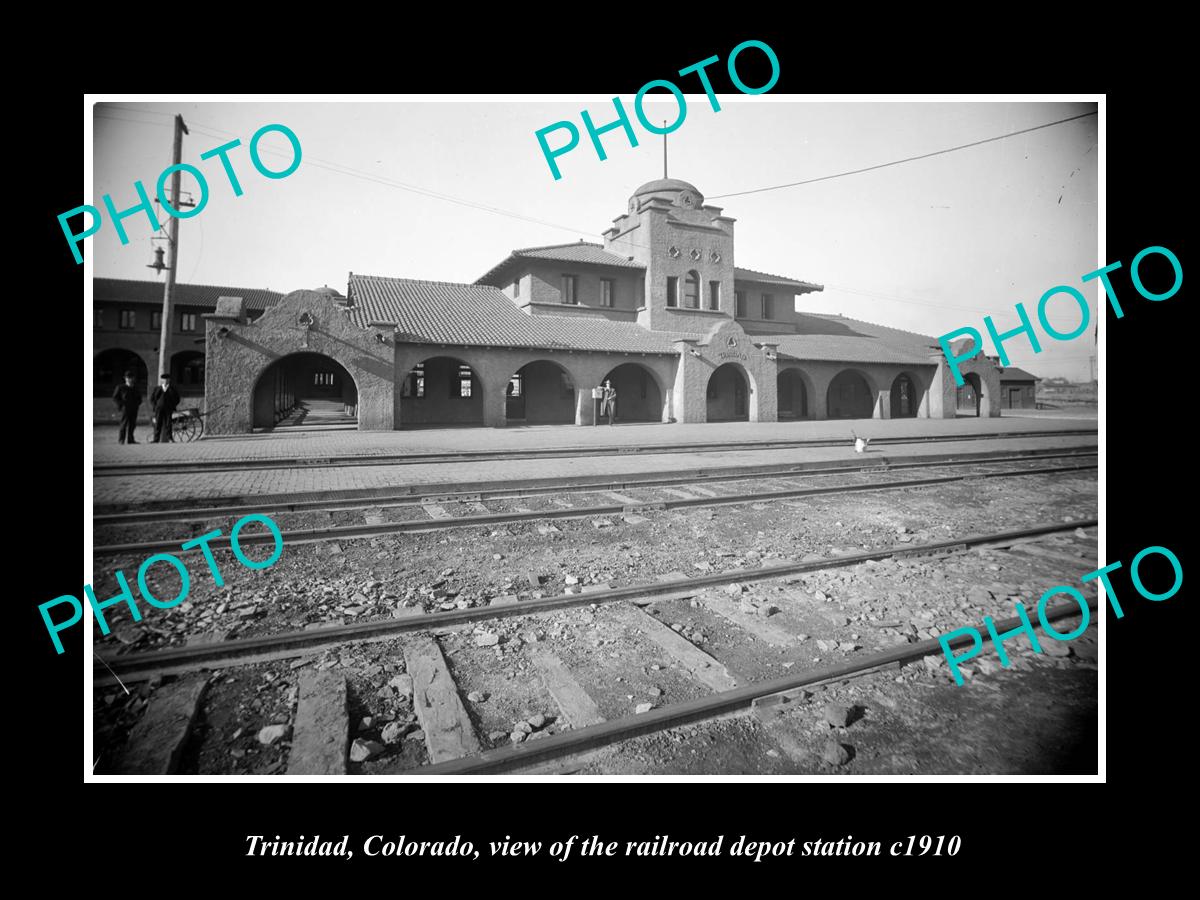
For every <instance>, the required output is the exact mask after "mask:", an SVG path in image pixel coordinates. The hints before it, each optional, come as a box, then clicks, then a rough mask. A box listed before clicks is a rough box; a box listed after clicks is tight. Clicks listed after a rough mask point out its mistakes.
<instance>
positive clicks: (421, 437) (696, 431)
mask: <svg viewBox="0 0 1200 900" xmlns="http://www.w3.org/2000/svg"><path fill="white" fill-rule="evenodd" d="M1068 430H1069V431H1079V432H1082V433H1087V432H1095V431H1096V422H1095V421H1094V420H1089V419H1079V418H1054V417H1048V416H1039V417H1037V418H1033V417H1029V418H1025V417H1020V418H1018V417H1013V418H1007V417H1003V418H995V419H976V418H969V419H853V420H847V419H838V420H833V419H827V420H821V421H804V422H714V423H707V424H689V425H683V424H672V425H663V424H649V423H631V424H628V425H621V424H617V425H614V426H608V425H597V426H580V425H528V426H511V427H508V428H480V427H473V428H437V429H422V430H415V431H304V432H288V431H286V430H281V431H276V432H272V433H269V434H260V435H239V436H237V437H220V438H203V439H201V440H199V441H194V442H192V443H178V444H138V445H135V446H132V447H130V446H126V445H121V444H118V443H117V429H116V428H115V427H111V428H109V427H98V428H96V429H94V430H93V439H94V451H93V462H94V463H95V464H97V465H105V464H113V463H122V464H129V463H134V464H136V463H139V462H150V463H153V462H163V461H165V460H171V461H174V462H179V461H185V460H186V461H197V462H209V461H215V460H240V459H275V458H282V459H287V458H293V457H303V456H311V457H335V456H387V455H393V454H404V453H413V454H427V453H462V452H470V451H498V450H516V451H519V450H522V449H545V448H549V447H562V448H581V449H583V448H591V447H597V446H637V447H642V448H650V447H677V446H680V445H688V444H705V445H711V444H713V443H719V442H722V441H728V442H731V443H732V442H739V443H740V442H745V441H764V442H769V441H805V440H813V441H827V440H830V439H837V438H844V439H845V441H846V444H847V446H849V445H850V443H851V441H852V436H851V435H852V433H855V434H858V435H860V436H861V437H869V438H876V437H889V438H896V437H912V438H928V437H935V436H951V435H953V436H959V435H961V436H970V435H977V434H993V433H1010V432H1024V431H1029V432H1040V431H1068Z"/></svg>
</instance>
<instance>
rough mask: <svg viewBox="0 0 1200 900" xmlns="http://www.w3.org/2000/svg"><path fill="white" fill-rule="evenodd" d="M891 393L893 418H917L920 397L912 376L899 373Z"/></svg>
mask: <svg viewBox="0 0 1200 900" xmlns="http://www.w3.org/2000/svg"><path fill="white" fill-rule="evenodd" d="M891 395H892V409H891V412H892V418H893V419H912V418H916V415H917V409H918V407H919V406H920V398H919V397H918V395H917V386H916V384H915V383H914V382H913V380H912V378H910V377H909V376H908V375H906V374H901V375H897V376H896V380H895V381H893V382H892V390H891Z"/></svg>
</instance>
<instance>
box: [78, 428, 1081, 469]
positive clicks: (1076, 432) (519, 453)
mask: <svg viewBox="0 0 1200 900" xmlns="http://www.w3.org/2000/svg"><path fill="white" fill-rule="evenodd" d="M1097 435H1098V432H1097V431H1090V430H1084V429H1063V430H1056V431H1009V432H1001V433H989V434H960V435H931V436H923V437H877V438H872V439H871V445H872V446H887V445H893V444H937V443H946V442H959V441H983V440H1009V439H1017V438H1033V437H1095V436H1097ZM848 443H849V439H848V438H836V439H835V438H829V439H825V438H822V439H816V440H813V439H809V440H780V441H723V442H717V441H714V442H698V443H689V444H671V445H656V444H648V445H645V446H619V445H614V446H600V447H547V448H540V449H523V450H467V451H460V452H450V453H448V452H444V451H443V452H438V453H391V454H378V455H371V456H368V455H363V454H354V455H330V456H294V457H270V458H262V459H213V460H193V461H187V462H184V461H162V462H145V463H100V464H94V465H93V466H92V473H93V475H94V476H95V477H97V478H106V477H117V476H129V475H176V474H188V473H198V472H244V471H247V470H253V469H293V468H328V467H334V468H341V467H344V466H400V465H416V464H430V463H434V464H441V463H453V462H488V461H496V460H528V459H551V458H557V457H585V456H633V455H638V456H653V455H659V454H664V453H705V452H714V451H715V452H729V451H735V450H736V451H747V450H787V449H795V448H804V447H814V448H815V447H844V446H847V445H848Z"/></svg>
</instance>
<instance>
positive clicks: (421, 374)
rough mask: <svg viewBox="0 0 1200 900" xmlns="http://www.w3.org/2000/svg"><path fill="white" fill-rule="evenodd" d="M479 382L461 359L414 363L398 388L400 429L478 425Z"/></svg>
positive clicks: (480, 412)
mask: <svg viewBox="0 0 1200 900" xmlns="http://www.w3.org/2000/svg"><path fill="white" fill-rule="evenodd" d="M482 424H483V382H482V381H480V379H479V376H478V375H476V374H475V370H474V369H472V368H471V367H470V366H468V365H467V364H466V363H465V362H463V361H462V360H461V359H455V358H454V357H452V356H434V357H431V358H429V359H426V360H422V361H421V362H419V363H417V364H416V365H415V366H413V367H412V369H410V370H409V372H408V374H407V375H406V376H405V377H404V382H403V383H402V384H401V385H400V427H401V428H420V427H422V426H438V425H442V426H444V425H482Z"/></svg>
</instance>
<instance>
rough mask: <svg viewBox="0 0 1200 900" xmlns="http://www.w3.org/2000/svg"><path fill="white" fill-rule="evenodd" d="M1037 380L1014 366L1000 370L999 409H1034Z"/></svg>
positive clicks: (1034, 376)
mask: <svg viewBox="0 0 1200 900" xmlns="http://www.w3.org/2000/svg"><path fill="white" fill-rule="evenodd" d="M1039 380H1040V379H1039V378H1038V377H1037V376H1036V375H1032V374H1030V373H1029V372H1026V371H1025V370H1024V369H1019V368H1017V367H1016V366H1006V367H1004V368H1002V369H1000V408H1001V409H1036V408H1037V383H1038V381H1039Z"/></svg>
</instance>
